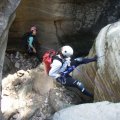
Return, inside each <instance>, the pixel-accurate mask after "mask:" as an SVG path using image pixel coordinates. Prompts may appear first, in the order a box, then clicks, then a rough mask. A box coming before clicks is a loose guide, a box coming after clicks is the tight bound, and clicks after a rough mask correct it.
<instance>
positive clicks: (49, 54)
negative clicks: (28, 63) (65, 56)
mask: <svg viewBox="0 0 120 120" xmlns="http://www.w3.org/2000/svg"><path fill="white" fill-rule="evenodd" d="M55 55H56V51H55V50H53V49H51V50H48V51H46V52H45V53H44V55H43V64H44V70H45V73H46V74H47V75H48V74H49V71H50V69H51V67H50V65H51V63H52V61H53V57H54V56H55Z"/></svg>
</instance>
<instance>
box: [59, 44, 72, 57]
mask: <svg viewBox="0 0 120 120" xmlns="http://www.w3.org/2000/svg"><path fill="white" fill-rule="evenodd" d="M61 53H62V54H63V56H65V57H70V56H72V55H73V49H72V47H70V46H68V45H66V46H63V47H62V48H61Z"/></svg>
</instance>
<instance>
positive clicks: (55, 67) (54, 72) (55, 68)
mask: <svg viewBox="0 0 120 120" xmlns="http://www.w3.org/2000/svg"><path fill="white" fill-rule="evenodd" d="M61 67H62V63H61V62H60V61H59V60H56V59H55V60H53V63H52V64H51V69H50V71H49V76H51V77H53V78H55V79H56V78H58V77H60V74H59V70H60V68H61Z"/></svg>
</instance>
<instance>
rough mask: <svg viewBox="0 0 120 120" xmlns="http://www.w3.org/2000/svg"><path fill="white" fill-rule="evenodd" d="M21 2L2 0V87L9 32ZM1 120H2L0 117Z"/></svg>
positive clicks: (0, 63)
mask: <svg viewBox="0 0 120 120" xmlns="http://www.w3.org/2000/svg"><path fill="white" fill-rule="evenodd" d="M19 2H20V0H0V53H1V55H0V87H1V78H2V68H3V62H4V56H5V50H6V45H7V39H8V31H9V27H10V25H11V23H12V22H13V19H14V17H15V14H14V11H15V9H16V7H17V6H18V4H19ZM0 119H2V117H1V115H0Z"/></svg>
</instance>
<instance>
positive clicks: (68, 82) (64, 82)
mask: <svg viewBox="0 0 120 120" xmlns="http://www.w3.org/2000/svg"><path fill="white" fill-rule="evenodd" d="M57 81H58V82H60V83H61V84H62V85H64V86H69V87H76V88H78V89H79V90H80V91H81V92H82V93H83V94H85V95H87V96H89V97H93V95H92V94H91V93H90V92H88V91H87V90H86V88H85V87H84V85H83V84H82V83H81V82H80V81H78V80H74V79H73V78H72V77H71V76H67V77H65V78H61V79H59V80H57Z"/></svg>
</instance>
